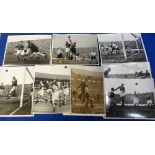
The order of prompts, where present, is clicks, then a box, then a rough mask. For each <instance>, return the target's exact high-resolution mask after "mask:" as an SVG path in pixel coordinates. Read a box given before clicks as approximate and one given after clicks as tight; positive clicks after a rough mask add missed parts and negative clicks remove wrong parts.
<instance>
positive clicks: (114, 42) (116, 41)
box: [98, 33, 147, 64]
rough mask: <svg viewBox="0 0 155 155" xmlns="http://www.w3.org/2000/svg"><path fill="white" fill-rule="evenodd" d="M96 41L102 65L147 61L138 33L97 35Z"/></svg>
mask: <svg viewBox="0 0 155 155" xmlns="http://www.w3.org/2000/svg"><path fill="white" fill-rule="evenodd" d="M98 41H99V48H100V53H101V60H102V63H104V64H105V63H126V62H146V61H147V57H146V52H145V49H144V45H143V41H142V38H141V34H139V33H113V34H99V35H98Z"/></svg>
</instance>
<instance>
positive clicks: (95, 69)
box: [71, 66, 105, 116]
mask: <svg viewBox="0 0 155 155" xmlns="http://www.w3.org/2000/svg"><path fill="white" fill-rule="evenodd" d="M103 87H104V83H103V67H102V66H71V99H72V103H71V107H72V113H75V114H81V115H102V116H103V115H104V114H105V109H104V107H105V106H104V96H103V94H104V88H103Z"/></svg>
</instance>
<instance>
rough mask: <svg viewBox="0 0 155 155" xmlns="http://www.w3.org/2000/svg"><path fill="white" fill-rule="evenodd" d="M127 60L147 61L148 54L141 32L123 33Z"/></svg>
mask: <svg viewBox="0 0 155 155" xmlns="http://www.w3.org/2000/svg"><path fill="white" fill-rule="evenodd" d="M122 39H123V41H124V46H125V57H126V62H146V61H147V56H146V51H145V48H144V44H143V40H142V37H141V34H140V33H123V34H122Z"/></svg>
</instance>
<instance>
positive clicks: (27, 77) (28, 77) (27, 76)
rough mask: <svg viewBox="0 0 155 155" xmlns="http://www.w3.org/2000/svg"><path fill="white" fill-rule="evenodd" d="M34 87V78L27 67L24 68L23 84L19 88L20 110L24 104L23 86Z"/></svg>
mask: <svg viewBox="0 0 155 155" xmlns="http://www.w3.org/2000/svg"><path fill="white" fill-rule="evenodd" d="M31 83H32V85H34V77H33V75H32V73H31V71H30V69H29V67H25V68H24V76H23V83H22V88H21V99H20V106H19V107H20V108H21V107H22V106H23V103H24V93H25V84H31Z"/></svg>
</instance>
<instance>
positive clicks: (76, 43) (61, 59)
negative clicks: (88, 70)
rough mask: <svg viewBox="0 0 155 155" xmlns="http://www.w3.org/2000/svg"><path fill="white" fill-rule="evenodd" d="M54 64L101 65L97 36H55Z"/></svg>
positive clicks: (53, 47) (53, 45) (53, 48)
mask: <svg viewBox="0 0 155 155" xmlns="http://www.w3.org/2000/svg"><path fill="white" fill-rule="evenodd" d="M52 64H86V65H87V64H89V65H96V64H97V65H98V64H99V50H98V42H97V35H95V34H55V35H53V42H52Z"/></svg>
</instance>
